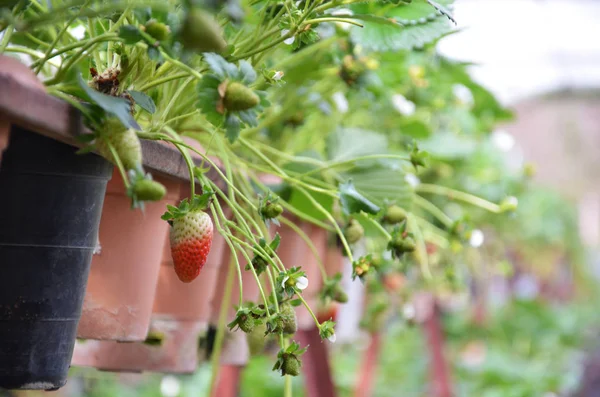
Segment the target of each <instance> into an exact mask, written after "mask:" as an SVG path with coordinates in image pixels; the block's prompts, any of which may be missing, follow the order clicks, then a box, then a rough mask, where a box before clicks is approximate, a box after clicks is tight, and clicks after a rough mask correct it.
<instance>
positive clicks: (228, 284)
mask: <svg viewBox="0 0 600 397" xmlns="http://www.w3.org/2000/svg"><path fill="white" fill-rule="evenodd" d="M234 258H236V259H237V256H236V255H235V250H234V251H232V258H231V259H230V260H229V270H228V271H227V280H226V281H225V291H224V293H223V301H222V302H221V310H220V312H219V325H218V327H217V335H216V336H215V347H214V349H213V352H212V358H211V366H212V373H211V376H210V395H211V396H212V395H214V391H215V387H216V385H217V377H218V375H219V362H220V360H221V349H222V347H223V339H224V336H225V328H226V326H227V311H228V310H229V304H230V302H231V301H230V299H231V289H232V288H233V266H235V262H234ZM240 285H241V284H240ZM240 296H242V294H241V293H240Z"/></svg>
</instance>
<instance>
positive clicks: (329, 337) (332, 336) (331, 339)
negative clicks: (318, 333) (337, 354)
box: [327, 333, 337, 343]
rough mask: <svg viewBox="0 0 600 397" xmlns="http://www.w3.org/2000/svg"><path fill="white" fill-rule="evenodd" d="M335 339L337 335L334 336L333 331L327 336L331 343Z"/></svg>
mask: <svg viewBox="0 0 600 397" xmlns="http://www.w3.org/2000/svg"><path fill="white" fill-rule="evenodd" d="M336 339H337V336H335V333H333V334H331V335H329V336H328V337H327V340H328V341H329V342H331V343H335V341H336Z"/></svg>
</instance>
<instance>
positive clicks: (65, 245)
mask: <svg viewBox="0 0 600 397" xmlns="http://www.w3.org/2000/svg"><path fill="white" fill-rule="evenodd" d="M75 151H76V149H75V148H74V147H72V146H69V145H66V144H63V143H60V142H58V141H55V140H52V139H49V138H46V137H44V136H41V135H38V134H35V133H33V132H30V131H27V130H24V129H21V128H18V127H14V126H13V128H12V131H11V136H10V144H9V146H8V149H7V150H6V151H5V152H4V154H3V156H2V167H1V168H0V388H5V389H45V390H52V389H57V388H59V387H61V386H63V385H64V384H65V383H66V380H67V372H68V370H69V366H70V363H71V356H72V354H73V347H74V344H75V338H76V331H77V322H78V321H79V318H80V316H81V308H82V304H83V297H84V294H85V287H86V283H87V278H88V273H89V269H90V263H91V259H92V254H93V251H94V247H95V245H96V243H97V234H98V225H99V223H100V214H101V210H102V203H103V200H104V193H105V190H106V182H107V181H108V180H109V179H110V177H111V174H112V170H113V167H112V165H111V164H110V163H108V162H107V161H105V160H104V159H103V158H101V157H99V156H96V155H94V154H86V155H83V156H81V155H77V154H75Z"/></svg>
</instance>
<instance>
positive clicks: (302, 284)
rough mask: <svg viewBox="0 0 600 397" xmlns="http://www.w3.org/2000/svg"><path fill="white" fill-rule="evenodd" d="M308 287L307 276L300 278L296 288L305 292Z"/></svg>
mask: <svg viewBox="0 0 600 397" xmlns="http://www.w3.org/2000/svg"><path fill="white" fill-rule="evenodd" d="M306 287H308V278H307V277H305V276H300V277H298V279H297V280H296V288H298V289H299V290H305V289H306Z"/></svg>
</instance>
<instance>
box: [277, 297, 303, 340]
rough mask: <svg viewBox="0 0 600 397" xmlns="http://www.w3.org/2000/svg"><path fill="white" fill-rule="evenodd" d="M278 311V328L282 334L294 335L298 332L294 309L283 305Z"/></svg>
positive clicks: (288, 305)
mask: <svg viewBox="0 0 600 397" xmlns="http://www.w3.org/2000/svg"><path fill="white" fill-rule="evenodd" d="M279 309H280V311H279V318H278V321H277V326H278V328H279V329H280V330H281V331H283V333H284V334H295V333H296V331H297V330H298V324H297V322H296V311H295V310H294V307H293V306H292V305H290V304H289V303H284V304H282V305H281V306H280V307H279Z"/></svg>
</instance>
